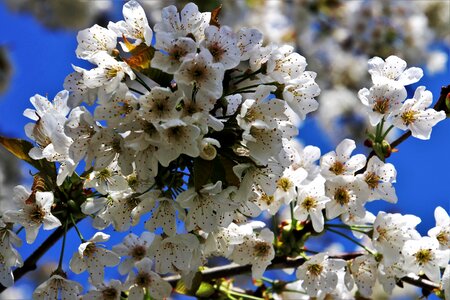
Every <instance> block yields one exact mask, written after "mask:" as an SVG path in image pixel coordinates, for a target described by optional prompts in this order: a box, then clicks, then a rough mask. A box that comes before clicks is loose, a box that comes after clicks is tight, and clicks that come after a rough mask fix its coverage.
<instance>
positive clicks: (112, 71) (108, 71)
mask: <svg viewBox="0 0 450 300" xmlns="http://www.w3.org/2000/svg"><path fill="white" fill-rule="evenodd" d="M117 73H119V70H117V69H114V68H106V77H107V78H114V77H116V76H117Z"/></svg>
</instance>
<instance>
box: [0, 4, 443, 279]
mask: <svg viewBox="0 0 450 300" xmlns="http://www.w3.org/2000/svg"><path fill="white" fill-rule="evenodd" d="M0 20H1V21H0V22H1V28H2V34H1V35H0V44H1V45H6V46H7V47H8V49H9V53H10V56H11V60H12V63H13V66H14V74H13V79H12V82H11V85H10V87H9V90H8V91H7V92H6V93H4V94H3V95H1V96H0V98H1V100H0V134H2V135H7V136H11V137H21V138H25V134H24V131H23V127H24V125H25V124H26V123H27V122H28V121H27V119H26V118H25V117H23V115H22V113H23V111H24V110H25V109H26V108H29V107H31V104H30V102H29V98H30V97H31V96H33V95H35V94H41V95H48V97H49V99H53V97H54V96H55V95H56V93H57V92H58V91H60V90H61V89H62V85H63V82H64V78H65V76H66V75H67V74H69V73H70V72H72V67H71V64H72V63H73V64H77V65H83V64H81V61H79V60H78V59H77V58H76V56H75V48H76V46H77V42H76V32H75V31H73V32H70V31H50V30H48V29H46V28H44V27H43V26H41V25H40V24H39V23H38V22H36V21H35V19H34V18H32V17H31V16H29V15H17V14H11V13H10V12H9V11H7V10H6V9H5V7H4V5H3V4H0ZM447 51H448V49H447ZM447 69H450V66H447ZM449 75H450V73H448V72H447V73H445V74H438V75H435V76H426V77H425V78H424V79H422V81H421V82H420V85H425V86H427V88H428V89H429V90H431V91H432V93H433V95H434V96H435V99H437V97H438V96H439V92H440V87H441V86H442V85H447V84H450V76H449ZM300 132H301V135H300V138H301V139H302V141H303V142H304V143H305V144H312V145H317V146H319V147H320V148H321V149H322V153H326V152H328V151H330V150H332V149H333V148H334V147H333V146H332V145H331V144H330V142H329V141H328V140H327V139H326V137H325V136H324V135H323V134H322V133H320V129H319V128H318V126H317V124H316V123H315V121H314V120H308V121H307V122H306V124H305V127H304V128H303V129H301V131H300ZM398 149H399V152H398V153H395V154H393V155H392V157H391V158H390V159H389V162H391V163H393V164H394V165H395V167H396V169H397V172H398V178H397V184H396V189H397V194H398V197H399V203H398V205H391V204H386V203H381V202H379V203H373V204H370V205H369V208H371V209H372V212H374V213H375V214H376V211H377V210H380V209H382V210H391V211H396V212H401V213H404V214H406V213H409V214H416V215H418V216H419V217H420V218H421V219H422V224H420V225H419V230H420V231H421V233H422V234H426V231H427V230H428V229H429V228H431V227H433V226H434V217H433V212H434V208H435V207H436V206H438V205H440V206H442V207H444V208H445V209H446V210H447V211H448V210H449V209H450V184H449V179H450V172H449V169H450V120H446V121H444V122H441V123H440V124H438V125H437V126H436V127H435V128H434V129H433V133H432V136H431V140H429V141H421V140H418V139H415V138H410V139H408V140H407V141H406V142H404V143H403V144H401V145H400V146H399V147H398ZM83 227H85V226H83ZM86 227H87V226H86ZM85 229H86V237H87V238H90V237H91V236H92V234H93V231H89V229H87V228H85ZM45 236H48V233H46V234H43V235H42V236H41V237H40V239H41V240H42V239H43V238H45ZM122 236H123V235H122ZM118 241H119V240H118V239H116V240H115V241H114V242H112V243H111V244H115V243H117V242H118ZM78 243H79V241H78V238H77V237H76V235H75V234H74V233H73V232H71V234H70V236H69V244H72V245H73V250H75V248H76V247H77V246H78ZM34 248H35V246H34V245H33V246H29V245H24V246H22V248H21V249H20V251H21V253H22V254H23V256H24V258H26V257H27V256H28V254H29V253H30V251H32V250H33V249H34ZM56 248H57V250H55V251H53V252H54V253H53V254H54V255H55V254H56V255H58V254H57V253H59V250H58V249H59V247H58V246H56ZM69 253H71V250H68V251H67V254H66V260H67V261H68V258H69V255H70V254H69ZM56 257H57V256H56ZM46 259H47V260H49V259H51V258H48V257H47V258H46ZM85 275H86V274H84V278H85ZM109 275H110V276H115V274H109Z"/></svg>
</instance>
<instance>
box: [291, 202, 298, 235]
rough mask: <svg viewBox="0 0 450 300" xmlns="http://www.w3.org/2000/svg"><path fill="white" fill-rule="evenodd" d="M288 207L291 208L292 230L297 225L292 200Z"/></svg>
mask: <svg viewBox="0 0 450 300" xmlns="http://www.w3.org/2000/svg"><path fill="white" fill-rule="evenodd" d="M289 207H290V209H291V223H292V224H291V229H292V230H293V229H294V228H296V227H297V220H296V219H295V218H294V203H293V202H292V201H291V202H290V203H289Z"/></svg>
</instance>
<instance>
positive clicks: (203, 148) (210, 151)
mask: <svg viewBox="0 0 450 300" xmlns="http://www.w3.org/2000/svg"><path fill="white" fill-rule="evenodd" d="M216 147H219V148H220V143H219V141H217V140H216V139H212V138H204V139H203V140H202V141H201V142H200V157H201V158H203V159H204V160H213V159H214V158H215V157H216V155H217V150H216Z"/></svg>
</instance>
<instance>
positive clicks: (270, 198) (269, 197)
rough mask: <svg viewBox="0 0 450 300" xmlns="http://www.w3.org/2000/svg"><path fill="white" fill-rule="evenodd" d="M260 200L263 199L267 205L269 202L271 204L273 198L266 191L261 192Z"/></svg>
mask: <svg viewBox="0 0 450 300" xmlns="http://www.w3.org/2000/svg"><path fill="white" fill-rule="evenodd" d="M261 200H262V201H264V202H265V203H266V204H267V205H270V204H272V202H273V200H274V198H273V196H269V195H267V194H266V193H263V194H262V195H261Z"/></svg>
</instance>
